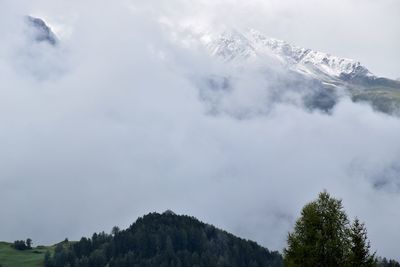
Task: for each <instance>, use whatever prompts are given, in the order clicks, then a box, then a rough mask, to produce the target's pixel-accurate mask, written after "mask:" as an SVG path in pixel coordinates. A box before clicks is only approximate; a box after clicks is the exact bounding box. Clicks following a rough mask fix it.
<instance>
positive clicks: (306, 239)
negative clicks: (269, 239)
mask: <svg viewBox="0 0 400 267" xmlns="http://www.w3.org/2000/svg"><path fill="white" fill-rule="evenodd" d="M348 226H349V221H348V219H347V215H346V213H345V212H344V210H343V205H342V202H341V200H338V199H335V198H332V197H331V196H330V195H329V194H328V193H327V192H326V191H324V192H322V193H320V194H319V197H318V199H317V200H315V201H313V202H311V203H309V204H307V205H306V206H305V207H304V208H303V210H302V212H301V216H300V218H299V219H298V220H297V222H296V225H295V229H294V232H293V233H290V234H289V236H288V247H287V248H286V249H285V250H284V262H285V265H286V266H302V267H308V266H310V267H318V266H321V267H337V266H345V265H346V259H347V253H348V251H349V247H350V242H349V238H348V236H349V234H348V230H349V227H348Z"/></svg>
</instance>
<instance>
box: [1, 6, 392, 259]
mask: <svg viewBox="0 0 400 267" xmlns="http://www.w3.org/2000/svg"><path fill="white" fill-rule="evenodd" d="M21 3H22V4H19V5H17V4H14V2H11V1H8V2H5V5H6V8H7V10H12V12H10V15H8V16H5V17H3V16H1V23H0V25H13V26H12V27H7V28H6V27H4V26H0V27H1V33H2V34H5V36H7V38H5V39H4V40H5V41H3V42H2V43H1V44H0V46H1V48H5V49H1V51H2V52H1V56H0V70H1V71H0V80H1V87H0V129H1V131H0V147H1V152H0V203H1V206H0V213H1V214H2V217H1V225H2V226H1V228H0V236H1V239H5V240H10V241H11V240H15V239H21V238H26V237H31V238H32V239H33V240H34V241H36V242H37V243H42V242H43V243H54V242H57V241H59V240H62V239H63V238H65V237H68V238H70V239H77V238H79V237H81V236H82V235H90V234H91V233H92V232H93V231H101V230H107V229H111V227H112V226H113V225H120V226H122V227H124V226H127V225H128V224H130V223H132V221H133V220H135V219H136V218H137V217H138V216H141V215H143V214H144V213H147V212H151V211H154V210H156V211H163V210H166V209H172V210H174V211H176V212H178V213H185V214H190V215H194V216H198V217H199V218H200V219H203V220H205V221H207V222H210V223H213V224H215V225H217V226H219V227H222V228H224V229H227V230H229V231H232V232H234V233H235V234H238V235H240V236H242V237H246V238H252V239H254V240H257V241H258V242H260V243H261V244H263V245H265V246H267V247H268V248H271V249H281V248H282V247H283V246H284V243H285V239H286V233H287V231H289V230H290V229H291V227H292V226H293V222H294V220H295V218H296V217H297V216H298V215H299V211H300V209H301V207H302V206H303V205H304V204H305V203H306V202H308V201H310V200H312V199H313V198H315V197H316V196H317V193H318V192H319V191H321V190H323V189H328V190H329V191H330V192H331V193H332V194H333V195H334V196H337V197H340V198H343V201H344V205H345V207H346V209H347V210H348V213H349V214H350V215H351V216H356V215H357V216H359V218H360V219H361V220H363V221H365V222H366V226H367V228H368V230H369V236H370V238H371V240H372V245H373V246H374V248H376V249H377V250H378V254H380V255H383V256H390V257H397V254H396V253H397V251H396V249H397V246H396V243H397V240H398V239H399V238H400V233H399V231H397V230H398V226H397V224H396V222H397V221H398V219H399V218H400V212H398V211H397V210H398V209H396V208H394V207H397V206H398V204H400V196H399V195H398V193H397V191H396V190H391V188H396V187H395V185H398V182H397V177H398V175H397V170H398V168H397V167H393V166H396V162H398V160H399V156H400V155H399V153H400V143H399V142H398V136H399V135H400V126H399V125H400V124H399V119H398V118H395V117H390V116H387V115H384V114H380V113H375V112H374V111H373V110H372V109H371V108H370V107H369V106H367V105H360V104H354V103H352V102H351V101H349V100H347V99H343V100H342V101H341V102H340V103H339V104H338V105H337V106H336V107H335V108H334V110H333V111H332V112H331V114H326V113H323V112H319V111H309V110H306V109H303V107H302V106H301V105H298V104H296V101H293V97H292V95H291V96H290V97H285V98H284V99H283V101H279V103H277V102H276V101H272V100H273V99H274V98H273V97H271V90H270V89H268V88H273V87H270V85H271V83H272V84H273V81H274V80H269V81H266V80H265V79H263V78H261V77H259V76H258V75H255V74H252V72H251V69H249V71H248V72H244V73H235V72H234V70H232V69H229V68H228V67H224V66H223V65H222V66H221V63H220V62H218V61H216V60H215V59H212V58H210V57H207V56H206V55H205V54H204V53H203V52H204V51H203V52H202V51H201V49H198V48H197V47H195V46H192V45H189V46H186V47H185V46H180V45H177V44H176V42H174V40H172V39H171V35H170V33H169V32H166V28H165V21H168V20H169V21H172V22H174V23H175V22H179V23H181V22H183V23H184V22H185V21H188V17H190V16H191V15H192V14H195V13H196V14H199V19H198V21H199V23H200V22H201V23H200V24H204V25H206V24H210V25H213V24H214V23H217V22H220V21H225V22H226V25H227V26H230V25H231V24H233V22H235V24H240V23H239V22H238V21H241V19H242V18H246V17H249V18H247V19H244V20H243V25H237V26H240V27H247V26H248V25H251V24H257V25H258V24H259V25H258V26H260V27H259V28H262V29H268V28H269V29H271V28H272V26H268V27H267V26H266V24H267V23H265V24H264V23H261V22H262V21H263V19H264V17H262V14H263V12H267V13H266V14H271V13H272V11H271V10H270V11H268V8H269V7H271V8H272V7H273V8H274V9H272V10H277V11H279V10H284V11H285V10H286V11H285V12H288V15H287V17H289V20H290V21H292V19H293V16H292V15H290V12H289V11H290V10H292V12H298V11H293V8H292V9H290V8H289V6H290V5H288V4H282V5H280V4H278V3H277V2H275V1H268V2H267V3H266V4H261V2H259V1H250V2H248V3H247V4H245V2H242V1H216V2H213V3H212V4H211V2H209V1H195V2H191V3H190V4H189V3H187V2H185V1H146V2H145V3H140V2H136V1H122V0H121V1H114V2H113V3H111V2H109V1H102V2H101V3H100V4H99V3H98V2H97V1H96V2H94V1H86V2H85V3H82V2H78V1H59V2H58V3H57V4H56V3H54V2H52V1H46V0H42V1H39V2H37V3H36V2H35V4H32V3H30V2H21ZM289 3H290V2H289ZM312 3H313V1H308V2H307V4H306V6H307V5H311V4H312ZM324 3H325V4H326V5H328V4H327V3H326V2H324ZM352 3H353V5H355V4H354V3H356V2H352ZM388 3H390V2H385V4H382V8H383V7H385V6H386V4H388ZM2 4H3V3H2ZM233 5H237V6H238V7H237V8H233ZM366 5H367V6H368V5H371V4H370V3H368V4H366ZM256 7H260V10H259V11H258V12H256V13H254V14H253V13H251V11H254V12H255V8H256ZM197 8H200V10H199V11H200V12H196V10H197ZM230 8H232V9H230ZM195 9H196V10H195ZM0 10H3V12H2V14H3V13H4V14H5V13H7V12H5V11H4V10H5V9H3V8H1V9H0ZM301 10H305V8H304V7H302V8H301ZM322 10H323V11H324V12H327V11H326V10H325V9H322ZM219 11H221V13H222V15H220V16H217V14H219V13H218V12H219ZM284 11H281V12H278V13H277V15H275V17H274V19H273V20H272V21H275V20H276V21H279V18H281V17H282V18H283V21H284V20H285V19H286V17H285V16H284V15H282V14H284V13H285V12H284ZM249 12H250V13H249ZM24 13H25V14H26V13H28V14H36V13H40V14H44V17H47V18H48V20H49V21H51V20H54V21H59V25H64V26H63V27H64V28H65V29H69V30H68V32H69V34H68V35H67V37H65V39H62V40H61V42H62V44H61V47H59V48H57V50H55V51H53V50H51V49H49V47H46V46H37V45H32V44H30V43H29V42H26V40H24V38H23V37H21V34H22V36H23V27H22V26H19V25H18V18H19V15H20V14H24ZM181 13H184V14H185V15H183V16H182V15H181ZM236 14H237V16H236ZM249 14H252V15H251V16H249ZM225 15H226V16H225ZM234 15H235V16H234ZM234 17H236V18H240V19H235V20H234V19H233V18H234ZM250 17H253V18H250ZM59 18H61V19H59ZM166 18H168V20H166ZM196 19H197V17H196V16H194V18H192V21H193V20H194V21H195V22H196V23H197V21H196ZM269 19H270V18H266V20H267V21H268V20H269ZM203 21H204V22H203ZM294 21H295V20H294ZM11 22H12V23H11ZM161 22H162V23H161ZM9 23H11V24H9ZM163 23H164V24H163ZM193 23H194V22H193ZM282 23H284V22H282ZM60 27H61V28H63V27H62V26H60ZM279 27H282V26H279V25H278V28H279ZM272 32H273V31H272ZM350 32H352V31H350ZM281 34H282V36H283V35H284V34H283V33H281ZM293 36H295V35H293ZM278 37H280V36H278ZM311 40H315V39H311ZM343 49H345V48H343ZM31 56H33V57H31ZM59 70H62V71H59ZM37 71H40V73H41V74H43V75H44V76H43V75H39V76H38V75H37ZM215 73H216V74H218V75H219V74H224V75H225V74H231V75H232V76H235V77H237V80H234V81H233V82H234V84H233V87H232V88H231V90H232V91H231V92H230V93H229V92H228V96H227V97H226V96H225V95H224V91H222V92H221V94H222V97H221V98H217V99H216V100H215V102H214V104H215V108H216V109H217V110H218V111H219V112H217V113H212V114H210V112H209V111H210V109H209V107H208V106H207V105H206V104H205V102H204V101H202V100H201V97H204V95H202V91H201V88H202V87H201V86H204V84H200V85H199V83H202V82H204V80H202V79H203V78H204V77H208V75H209V74H215ZM221 76H223V75H219V76H217V77H216V78H215V81H214V82H215V83H216V84H217V88H220V87H222V88H223V87H224V86H223V84H224V81H223V78H221ZM221 79H222V80H221ZM221 84H222V86H221ZM199 89H200V91H199ZM267 89H268V90H267ZM203 93H204V92H203ZM294 96H296V94H294ZM206 97H209V95H206ZM212 97H214V96H212ZM288 99H289V101H288ZM266 103H267V104H268V105H265V104H266ZM293 103H295V104H294V105H293ZM265 108H266V109H267V111H265V110H264V109H265ZM260 110H261V111H260ZM243 112H247V113H249V112H250V113H251V114H253V115H252V116H245V117H244V118H243V117H242V118H240V116H239V117H238V116H237V114H238V113H240V114H242V113H243ZM238 118H239V119H238ZM388 170H389V171H388ZM380 173H382V175H384V177H385V179H383V180H382V181H384V182H385V186H384V189H385V190H382V187H379V186H376V185H377V181H381V180H380V179H379V178H377V177H379V176H380Z"/></svg>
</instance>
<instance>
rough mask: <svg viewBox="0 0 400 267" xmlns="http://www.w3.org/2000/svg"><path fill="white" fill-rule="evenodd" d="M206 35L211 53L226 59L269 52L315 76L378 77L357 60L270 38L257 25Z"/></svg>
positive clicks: (344, 77)
mask: <svg viewBox="0 0 400 267" xmlns="http://www.w3.org/2000/svg"><path fill="white" fill-rule="evenodd" d="M206 35H207V38H201V41H202V42H203V43H204V44H205V45H206V47H207V48H208V49H209V51H210V52H211V54H212V55H215V56H218V57H221V58H223V59H224V60H226V61H232V60H240V59H242V60H249V59H253V60H254V59H256V58H258V57H261V56H263V55H268V56H273V57H275V58H276V59H277V60H279V61H280V62H281V63H282V64H283V65H285V66H286V67H288V68H289V69H291V70H293V71H296V72H298V73H301V74H304V75H308V76H311V77H314V78H321V77H323V78H324V80H327V79H328V80H329V79H330V80H332V81H334V80H341V81H347V80H351V79H353V78H359V77H370V78H372V77H375V76H374V75H373V74H372V73H371V72H370V71H369V70H368V69H367V68H366V67H364V66H362V65H361V63H360V62H358V61H355V60H352V59H347V58H341V57H337V56H333V55H330V54H328V53H324V52H319V51H314V50H311V49H307V48H302V47H299V46H296V45H292V44H289V43H287V42H285V41H282V40H278V39H274V38H269V37H267V36H265V35H263V34H261V33H260V32H258V31H256V30H254V29H250V30H247V31H245V32H238V31H235V30H230V31H224V32H222V33H219V34H210V33H207V34H206Z"/></svg>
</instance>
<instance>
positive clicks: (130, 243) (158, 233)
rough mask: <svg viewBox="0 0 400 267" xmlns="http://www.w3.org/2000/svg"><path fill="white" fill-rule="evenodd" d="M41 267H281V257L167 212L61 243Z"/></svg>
mask: <svg viewBox="0 0 400 267" xmlns="http://www.w3.org/2000/svg"><path fill="white" fill-rule="evenodd" d="M45 266H46V267H61V266H70V267H78V266H79V267H99V266H110V267H125V266H126V267H128V266H243V267H244V266H249V267H252V266H270V267H275V266H276V267H278V266H282V256H281V255H280V254H279V253H278V252H271V251H269V250H268V249H266V248H263V247H261V246H260V245H258V244H257V243H255V242H253V241H248V240H244V239H241V238H238V237H235V236H234V235H232V234H229V233H227V232H225V231H222V230H219V229H217V228H215V227H214V226H212V225H209V224H205V223H202V222H200V221H199V220H197V219H195V218H193V217H189V216H178V215H175V214H174V213H172V212H165V213H163V214H158V213H151V214H148V215H146V216H143V217H141V218H139V219H138V220H137V221H136V222H135V223H133V224H132V225H131V226H130V227H129V228H128V229H126V230H123V231H120V230H119V229H118V228H117V227H114V229H113V231H112V233H111V234H106V233H104V232H102V233H95V234H93V236H92V237H91V238H82V239H81V240H80V241H79V242H75V243H72V242H62V243H60V244H58V245H57V246H56V248H55V252H54V255H53V256H51V255H50V253H47V254H46V256H45Z"/></svg>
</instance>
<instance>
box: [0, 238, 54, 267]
mask: <svg viewBox="0 0 400 267" xmlns="http://www.w3.org/2000/svg"><path fill="white" fill-rule="evenodd" d="M47 250H49V251H51V252H52V251H53V250H54V246H51V247H39V248H33V249H32V250H25V251H19V250H15V249H13V248H12V247H11V243H6V242H0V264H1V265H2V267H34V266H35V267H36V266H43V261H44V254H45V253H46V251H47Z"/></svg>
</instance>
